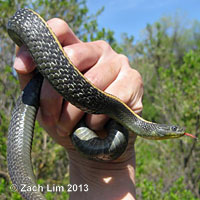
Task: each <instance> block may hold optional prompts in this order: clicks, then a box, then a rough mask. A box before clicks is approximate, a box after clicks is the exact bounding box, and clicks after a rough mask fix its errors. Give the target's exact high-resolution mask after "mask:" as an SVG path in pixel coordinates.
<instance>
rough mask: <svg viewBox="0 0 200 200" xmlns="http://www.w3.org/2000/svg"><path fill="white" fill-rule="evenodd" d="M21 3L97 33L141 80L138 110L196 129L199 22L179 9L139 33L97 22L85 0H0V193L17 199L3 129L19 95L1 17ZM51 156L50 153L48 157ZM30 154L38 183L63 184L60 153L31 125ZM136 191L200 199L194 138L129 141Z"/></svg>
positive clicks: (199, 121)
mask: <svg viewBox="0 0 200 200" xmlns="http://www.w3.org/2000/svg"><path fill="white" fill-rule="evenodd" d="M22 7H28V8H32V9H34V10H35V11H37V12H38V13H40V14H41V15H42V17H44V18H45V19H46V20H48V19H50V18H52V17H60V18H62V19H64V20H66V21H67V23H68V24H69V25H70V27H71V28H72V29H73V31H74V32H75V33H76V34H77V35H78V37H79V38H80V39H81V40H83V41H93V40H98V39H103V40H106V41H107V42H109V44H110V45H111V46H112V47H113V49H114V50H116V51H117V52H119V53H123V54H125V55H127V56H128V58H129V60H130V64H131V66H132V67H133V68H135V69H137V70H138V71H139V72H140V73H141V75H142V77H143V81H144V98H143V104H144V109H143V117H144V118H146V119H148V120H150V121H155V122H160V123H168V124H179V125H181V126H184V127H187V131H188V132H191V133H193V134H194V135H196V136H197V137H199V135H200V22H199V21H193V22H192V23H190V25H189V26H186V24H185V23H183V16H179V15H176V16H173V17H172V16H171V17H163V18H161V19H160V20H159V21H157V22H155V23H154V24H147V26H146V28H145V30H143V37H142V38H141V39H140V40H139V41H137V42H135V41H134V36H128V35H127V34H126V33H124V34H123V35H122V41H121V42H120V43H119V42H117V41H116V39H115V36H114V32H113V31H112V30H107V29H105V28H101V29H100V28H99V27H98V16H99V15H100V14H101V13H102V12H103V8H102V9H100V10H99V11H98V12H97V13H96V14H95V15H89V14H88V8H87V6H86V0H52V1H48V0H3V1H2V0H1V1H0V60H1V62H0V96H1V98H0V199H2V200H5V199H14V200H18V199H21V197H20V196H19V194H18V193H16V192H12V191H10V189H9V186H10V184H11V182H10V180H9V176H8V172H7V165H6V141H7V130H8V125H9V120H10V115H11V110H12V108H13V106H14V104H15V101H16V97H17V96H18V95H19V93H20V90H19V84H18V80H17V77H16V73H15V72H14V71H13V69H12V65H13V59H14V58H13V57H14V53H15V46H14V44H13V42H12V41H11V40H10V39H9V37H8V35H7V32H6V23H7V21H8V18H9V17H10V16H12V15H13V14H14V13H15V11H16V10H17V9H19V8H22ZM49 155H51V156H49ZM32 160H33V164H34V171H35V174H36V176H37V179H38V183H39V184H41V185H42V184H44V183H48V184H57V185H66V184H68V183H69V174H68V156H67V152H66V151H65V150H64V149H63V148H62V147H61V146H59V145H57V144H55V143H54V141H53V140H52V139H51V138H50V137H49V136H48V135H47V134H46V133H45V132H44V130H43V129H42V128H41V127H40V126H39V125H38V124H36V128H35V135H34V142H33V153H32ZM136 163H137V169H136V187H137V198H138V199H144V200H155V199H163V200H180V199H181V200H188V199H190V200H197V199H199V198H200V144H199V143H198V142H197V140H193V139H190V138H188V137H183V138H181V139H177V140H164V141H149V140H145V139H142V138H138V139H137V141H136ZM46 197H47V199H49V200H51V199H60V200H62V199H63V200H64V199H68V194H67V193H60V194H57V193H47V194H46Z"/></svg>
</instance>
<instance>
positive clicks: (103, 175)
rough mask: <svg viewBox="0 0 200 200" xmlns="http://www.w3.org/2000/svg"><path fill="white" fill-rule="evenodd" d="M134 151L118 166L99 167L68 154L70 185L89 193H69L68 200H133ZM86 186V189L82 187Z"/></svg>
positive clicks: (110, 163)
mask: <svg viewBox="0 0 200 200" xmlns="http://www.w3.org/2000/svg"><path fill="white" fill-rule="evenodd" d="M134 155H135V154H134V147H133V146H132V148H131V150H130V153H129V154H127V156H126V157H125V158H123V160H121V161H120V162H119V161H117V162H108V163H101V162H95V161H91V160H87V159H85V158H83V157H82V156H80V155H79V153H77V152H75V151H73V150H72V151H69V158H70V184H72V185H74V184H76V185H81V187H83V189H85V188H86V187H87V186H88V191H87V189H86V191H82V192H81V191H80V190H79V191H76V192H71V193H70V200H76V199H83V200H87V199H95V200H100V199H103V200H121V199H123V200H125V199H126V200H134V199H135V196H136V194H135V156H134ZM85 184H86V187H85V186H84V185H85Z"/></svg>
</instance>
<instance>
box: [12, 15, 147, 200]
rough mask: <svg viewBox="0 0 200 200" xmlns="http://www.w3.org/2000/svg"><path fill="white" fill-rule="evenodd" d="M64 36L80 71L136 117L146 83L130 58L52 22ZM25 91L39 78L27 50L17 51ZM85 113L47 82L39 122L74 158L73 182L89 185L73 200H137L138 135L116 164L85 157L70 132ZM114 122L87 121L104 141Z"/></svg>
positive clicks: (72, 196) (96, 117) (103, 118)
mask: <svg viewBox="0 0 200 200" xmlns="http://www.w3.org/2000/svg"><path fill="white" fill-rule="evenodd" d="M48 24H49V26H50V27H51V28H52V30H53V32H54V33H55V35H56V36H57V37H58V40H59V41H60V43H61V45H62V46H63V49H64V51H65V52H66V54H67V55H68V57H69V58H70V60H71V61H72V62H73V63H74V65H75V66H77V68H78V69H79V70H80V71H81V72H83V73H84V76H85V77H86V78H87V79H89V80H90V81H91V82H92V83H93V84H94V85H95V86H96V87H98V88H100V89H101V90H103V91H105V92H108V93H111V94H113V95H115V96H117V97H118V98H120V99H121V100H122V101H123V102H124V103H126V104H127V105H128V106H129V107H130V108H131V109H132V110H133V111H135V112H136V113H138V114H139V113H141V111H142V95H143V84H142V78H141V76H140V74H139V73H138V72H137V71H136V70H134V69H132V68H131V67H130V65H129V61H128V59H127V57H126V56H124V55H121V54H117V53H116V52H115V51H114V50H113V49H112V48H111V47H110V45H109V44H107V43H106V42H105V41H95V42H88V43H84V42H82V41H80V40H79V39H78V38H77V37H76V35H75V34H74V33H73V32H72V30H71V29H70V27H69V26H68V25H67V23H66V22H64V21H63V20H61V19H58V18H53V19H51V20H49V21H48ZM14 68H15V69H16V71H17V73H18V76H19V80H20V86H21V89H23V88H24V87H25V85H26V84H27V83H28V81H29V80H30V79H31V77H32V76H33V75H34V72H33V71H34V69H35V65H34V62H33V60H32V58H31V56H30V55H29V53H28V52H27V51H26V49H25V48H24V47H21V48H20V49H19V48H17V54H16V59H15V62H14ZM83 114H84V113H83V112H82V111H81V110H79V109H78V108H76V107H74V106H73V105H72V104H70V103H69V102H66V101H64V100H63V98H62V96H60V94H58V93H57V92H56V91H55V90H54V89H53V88H52V86H51V85H50V84H49V83H48V81H46V80H44V82H43V86H42V89H41V95H40V109H39V112H38V115H37V119H38V121H39V123H40V124H41V126H42V127H43V128H44V129H45V130H46V131H47V133H48V134H49V135H50V136H51V137H52V138H53V139H54V140H55V141H56V142H57V143H58V144H60V145H62V146H63V147H64V148H66V150H67V151H68V154H69V166H70V183H71V184H72V185H73V184H77V185H81V184H82V185H84V184H87V185H88V189H89V190H88V191H87V192H86V191H85V192H80V191H79V192H72V193H70V200H77V199H82V200H84V199H92V200H100V199H104V200H121V199H123V200H125V199H130V200H133V199H135V198H136V194H135V177H134V175H135V152H134V143H135V139H136V135H135V134H134V133H130V136H129V144H128V147H127V149H126V151H125V152H124V153H123V155H122V156H120V158H118V159H117V160H115V161H109V162H97V161H92V160H88V159H86V158H85V157H83V156H82V155H80V154H79V153H78V152H77V151H76V150H75V149H74V146H73V145H72V143H71V140H70V137H69V135H70V133H71V132H72V130H73V128H74V126H75V125H76V124H77V123H78V121H79V120H80V119H81V118H82V116H83ZM107 120H108V117H107V116H105V115H89V114H87V116H86V123H87V125H88V126H89V127H90V128H91V129H93V130H95V131H96V132H97V134H98V135H99V136H100V137H104V136H105V135H106V132H105V130H104V129H103V127H104V125H105V123H106V122H107Z"/></svg>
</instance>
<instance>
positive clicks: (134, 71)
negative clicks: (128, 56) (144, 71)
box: [131, 69, 143, 87]
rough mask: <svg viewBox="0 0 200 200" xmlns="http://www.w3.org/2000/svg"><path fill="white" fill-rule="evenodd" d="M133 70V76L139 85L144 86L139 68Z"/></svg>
mask: <svg viewBox="0 0 200 200" xmlns="http://www.w3.org/2000/svg"><path fill="white" fill-rule="evenodd" d="M131 70H132V76H133V77H134V79H135V80H136V81H137V83H138V85H140V86H141V87H143V80H142V76H141V74H140V73H139V72H138V71H137V70H135V69H131Z"/></svg>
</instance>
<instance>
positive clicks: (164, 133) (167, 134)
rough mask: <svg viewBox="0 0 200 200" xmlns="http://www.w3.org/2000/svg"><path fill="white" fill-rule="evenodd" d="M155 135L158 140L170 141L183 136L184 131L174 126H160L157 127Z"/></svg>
mask: <svg viewBox="0 0 200 200" xmlns="http://www.w3.org/2000/svg"><path fill="white" fill-rule="evenodd" d="M156 131H157V134H158V135H159V136H160V138H159V139H172V138H179V137H182V136H183V135H184V134H185V129H184V128H182V127H179V126H174V125H165V124H160V125H159V126H157V130H156Z"/></svg>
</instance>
